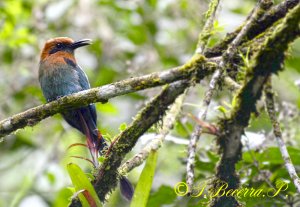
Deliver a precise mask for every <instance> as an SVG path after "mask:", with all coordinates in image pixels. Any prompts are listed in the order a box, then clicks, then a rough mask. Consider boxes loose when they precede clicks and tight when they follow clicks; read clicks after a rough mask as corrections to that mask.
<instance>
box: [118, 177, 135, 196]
mask: <svg viewBox="0 0 300 207" xmlns="http://www.w3.org/2000/svg"><path fill="white" fill-rule="evenodd" d="M120 190H121V193H122V195H123V196H124V198H125V199H126V200H128V201H131V199H132V197H133V193H134V189H133V186H132V184H131V183H130V181H129V180H128V179H127V178H126V177H124V176H121V177H120Z"/></svg>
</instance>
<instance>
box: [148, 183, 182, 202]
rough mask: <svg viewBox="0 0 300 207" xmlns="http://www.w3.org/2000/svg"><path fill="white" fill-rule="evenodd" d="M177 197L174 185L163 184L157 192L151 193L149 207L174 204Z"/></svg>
mask: <svg viewBox="0 0 300 207" xmlns="http://www.w3.org/2000/svg"><path fill="white" fill-rule="evenodd" d="M176 197H177V195H176V193H175V191H174V188H173V187H170V186H165V185H162V186H160V187H159V189H158V190H157V191H156V192H155V193H153V194H151V196H150V198H149V201H148V203H147V207H152V206H162V205H164V204H172V203H173V202H174V200H175V199H176Z"/></svg>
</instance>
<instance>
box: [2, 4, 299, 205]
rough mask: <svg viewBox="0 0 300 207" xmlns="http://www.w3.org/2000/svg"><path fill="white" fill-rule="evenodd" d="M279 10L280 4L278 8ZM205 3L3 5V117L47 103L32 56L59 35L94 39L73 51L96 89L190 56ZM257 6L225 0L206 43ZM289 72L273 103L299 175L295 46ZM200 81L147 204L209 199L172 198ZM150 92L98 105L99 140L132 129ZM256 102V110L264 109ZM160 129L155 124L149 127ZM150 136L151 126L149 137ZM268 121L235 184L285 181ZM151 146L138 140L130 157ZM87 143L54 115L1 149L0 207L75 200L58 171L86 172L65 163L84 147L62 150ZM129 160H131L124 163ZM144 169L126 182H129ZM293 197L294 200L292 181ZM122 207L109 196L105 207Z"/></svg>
mask: <svg viewBox="0 0 300 207" xmlns="http://www.w3.org/2000/svg"><path fill="white" fill-rule="evenodd" d="M277 3H278V1H277ZM207 4H208V1H206V0H201V1H198V0H197V1H196V0H193V1H188V0H164V1H157V0H148V1H143V0H130V1H124V0H117V1H109V0H98V1H93V0H62V1H54V0H53V1H46V0H36V1H29V0H3V1H1V2H0V28H1V29H0V62H1V65H0V66H1V67H0V119H1V120H2V119H4V118H6V117H9V116H10V115H13V114H15V113H18V112H21V111H24V110H25V109H28V108H31V107H34V106H37V105H39V104H42V103H45V100H44V98H43V96H42V93H41V90H40V88H39V84H38V79H37V73H38V62H39V52H40V50H41V48H42V46H43V44H44V42H45V41H46V40H47V39H49V38H52V37H56V36H69V37H72V38H73V39H81V38H91V39H93V41H94V44H93V45H91V46H89V47H86V48H82V49H80V50H78V51H77V53H76V57H77V59H78V62H79V64H80V65H81V66H82V68H84V70H85V72H86V73H87V75H88V77H89V80H90V82H91V85H92V86H93V87H96V86H100V85H104V84H107V83H111V82H114V81H118V80H122V79H124V78H128V77H132V76H137V75H142V74H147V73H150V72H153V71H161V70H165V69H168V68H171V67H174V66H178V65H180V64H183V63H184V62H185V61H186V60H188V58H189V57H191V55H192V54H193V53H194V50H195V48H196V42H197V38H198V34H199V32H200V31H201V28H202V26H203V21H202V19H203V14H204V12H205V11H206V9H207ZM254 5H255V1H252V0H246V1H238V0H231V1H229V0H224V1H223V3H222V11H220V12H219V18H218V22H217V23H215V34H214V36H213V38H212V40H211V41H210V45H213V44H214V43H216V42H217V41H218V40H219V39H220V38H221V37H223V36H224V35H225V34H226V32H230V31H233V29H234V28H235V27H236V26H238V25H239V24H241V23H242V21H243V20H244V18H245V16H246V15H247V14H248V13H249V12H250V10H251V9H252V8H253V6H254ZM288 56H289V58H288V60H287V62H286V69H285V70H284V71H283V72H280V74H279V76H277V77H275V78H274V79H273V81H274V88H275V90H276V92H277V103H278V108H279V110H280V113H279V117H280V119H281V123H282V127H283V130H284V138H285V139H286V142H287V144H288V146H289V152H290V153H291V157H292V160H293V162H294V164H295V167H296V169H298V171H299V170H300V160H299V159H298V157H299V156H300V150H299V146H300V132H299V128H298V125H299V114H300V112H299V108H300V75H299V70H300V68H299V65H300V41H299V40H298V41H296V42H294V44H293V45H292V47H291V49H290V50H289V54H288ZM207 81H208V80H206V81H203V82H202V83H201V85H199V86H196V87H195V88H193V89H191V90H190V91H189V96H188V98H187V99H186V101H185V104H184V108H183V113H182V114H181V115H180V119H179V120H178V122H177V123H176V126H175V128H174V130H173V131H172V135H173V136H174V137H177V138H179V139H180V143H178V142H177V141H176V140H175V141H174V139H172V140H173V141H172V140H171V141H167V142H166V143H165V144H164V145H163V148H162V149H161V150H160V152H159V157H158V165H157V170H156V175H155V177H154V183H153V186H152V193H151V195H150V198H149V201H148V206H162V205H167V206H196V205H198V206H199V205H204V204H205V202H206V201H207V200H205V199H196V198H188V197H184V198H181V197H177V196H176V195H175V193H174V191H173V186H174V185H175V184H176V183H177V182H179V181H181V180H184V178H185V157H186V148H187V146H186V143H187V141H188V138H189V134H190V133H191V132H192V130H193V127H194V125H195V123H194V122H193V121H192V120H191V119H189V118H188V117H187V116H186V114H187V113H188V112H189V113H193V114H197V113H198V112H199V110H200V108H199V106H200V103H201V101H202V98H203V93H204V91H205V88H206V86H207ZM157 92H158V90H157V89H151V90H147V91H142V92H138V93H134V94H130V95H126V96H122V97H118V98H114V99H112V100H110V101H109V102H108V103H107V104H96V107H97V112H98V117H99V118H98V120H99V123H98V126H99V128H100V129H101V131H102V133H103V134H105V135H106V137H113V136H114V135H116V134H117V133H118V132H119V127H120V126H121V125H124V123H127V124H128V123H130V122H131V120H132V117H133V116H134V114H135V113H136V112H137V111H138V109H140V108H141V107H142V106H143V105H144V104H145V102H146V101H147V100H149V98H150V97H152V96H153V95H155V94H156V93H157ZM231 99H232V95H231V93H230V92H229V91H226V90H224V92H222V93H218V94H217V95H216V96H215V99H214V102H213V103H212V104H211V107H210V111H209V113H208V120H209V121H210V122H215V121H216V120H217V118H218V117H221V116H223V114H222V113H221V112H220V111H219V110H217V107H218V106H224V107H225V108H228V105H230V103H231ZM262 107H263V103H262V102H261V103H258V108H260V109H261V108H262ZM156 127H159V126H156ZM152 130H153V132H154V131H155V128H153V129H152ZM271 130H272V128H271V124H270V122H269V120H268V117H267V115H266V114H265V113H260V114H258V115H257V116H253V118H252V120H251V124H250V126H249V128H248V129H247V133H246V135H247V138H245V139H244V140H245V145H246V147H245V152H244V154H243V161H241V162H240V164H239V168H238V169H239V171H240V173H241V177H242V182H243V183H245V184H246V185H250V186H254V187H259V186H265V187H266V186H267V185H266V179H268V180H270V181H271V182H273V183H274V182H275V181H276V180H277V179H284V180H285V181H288V182H290V179H289V176H288V174H287V171H286V169H285V168H284V167H283V161H282V158H281V156H280V154H279V150H278V149H277V147H276V142H275V140H274V138H273V136H272V134H271ZM147 141H149V139H147V138H146V137H142V139H141V140H140V141H139V143H138V144H137V146H136V147H135V149H134V151H133V152H131V154H130V155H133V154H134V153H136V152H138V151H139V150H140V149H141V147H142V146H143V145H144V144H145V143H147ZM76 142H84V138H83V136H82V135H81V134H79V133H78V132H77V131H75V130H73V129H71V128H70V127H69V126H68V125H67V124H66V123H65V122H64V121H63V120H62V118H61V117H60V115H55V116H54V117H51V118H48V119H46V120H44V121H42V122H41V123H39V124H38V125H36V126H34V127H27V128H25V129H23V130H20V131H18V132H17V133H15V134H13V135H10V136H7V137H6V138H5V139H3V140H1V141H0V206H1V207H2V206H21V207H27V206H33V204H34V206H41V207H44V206H45V207H46V206H54V207H61V206H66V205H67V203H68V198H69V197H70V196H71V195H72V192H71V191H70V190H69V189H68V187H70V186H71V184H70V179H69V177H68V175H67V172H66V169H65V166H66V164H67V163H69V162H76V163H77V164H79V165H80V166H81V167H82V168H84V169H86V170H87V172H88V170H89V169H90V166H89V164H88V163H86V162H84V161H82V160H76V159H74V158H71V157H70V156H71V155H83V156H88V153H87V151H86V149H82V148H81V147H77V148H72V149H70V150H67V148H68V146H70V145H71V144H72V143H76ZM216 151H217V149H216V145H215V140H214V137H213V136H209V135H206V136H204V137H203V138H201V140H200V144H199V149H198V156H197V163H196V176H197V177H196V179H197V182H203V181H205V180H207V179H209V178H211V177H212V176H213V175H214V167H215V164H216V162H217V160H218V156H217V154H216ZM130 155H129V156H128V157H130ZM141 170H142V166H141V167H138V168H136V169H135V170H133V171H132V172H131V173H130V174H129V179H130V180H131V181H132V182H133V183H134V184H135V183H136V182H137V181H138V177H139V174H140V172H141ZM289 192H290V194H293V193H295V189H294V187H293V185H292V183H291V184H290V185H289ZM276 203H278V205H279V206H282V204H284V203H285V201H282V200H280V199H267V198H266V199H249V200H248V201H247V206H270V205H271V204H273V205H274V204H275V205H276ZM126 205H129V204H128V203H126V201H125V200H124V199H123V198H121V197H120V194H119V192H118V190H117V191H116V192H114V193H113V194H112V196H111V198H110V199H109V202H108V203H107V205H106V206H126Z"/></svg>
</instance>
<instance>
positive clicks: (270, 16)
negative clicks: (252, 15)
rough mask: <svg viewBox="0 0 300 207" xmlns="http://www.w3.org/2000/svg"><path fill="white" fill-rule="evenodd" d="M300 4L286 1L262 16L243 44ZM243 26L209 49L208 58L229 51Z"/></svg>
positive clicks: (295, 1)
mask: <svg viewBox="0 0 300 207" xmlns="http://www.w3.org/2000/svg"><path fill="white" fill-rule="evenodd" d="M298 4H299V0H286V1H283V2H281V3H280V4H278V5H276V6H274V7H272V8H271V9H270V10H269V11H267V12H266V13H265V14H264V15H263V16H261V17H260V18H259V19H257V21H256V22H255V24H254V25H253V27H252V28H251V29H250V30H249V32H248V33H247V36H245V38H244V39H243V40H242V42H241V43H243V42H245V41H249V40H252V39H253V38H254V37H256V36H257V35H259V34H261V33H263V32H264V31H265V30H266V29H268V28H269V27H271V26H272V25H273V24H274V23H275V22H277V21H278V20H280V19H282V18H283V17H285V15H286V14H287V13H288V11H289V10H291V9H293V8H294V7H296V6H297V5H298ZM242 28H243V25H241V26H240V27H238V28H237V29H236V30H235V31H234V32H231V33H229V34H227V35H226V37H225V38H224V39H223V40H222V41H221V42H220V43H218V44H217V45H215V46H214V47H212V48H207V49H206V50H205V53H204V55H205V56H206V57H208V58H209V57H217V56H221V55H222V53H223V52H224V51H225V50H226V49H227V47H228V45H229V44H230V43H231V42H232V41H233V40H234V39H235V37H236V36H237V35H238V34H239V33H240V31H241V30H242Z"/></svg>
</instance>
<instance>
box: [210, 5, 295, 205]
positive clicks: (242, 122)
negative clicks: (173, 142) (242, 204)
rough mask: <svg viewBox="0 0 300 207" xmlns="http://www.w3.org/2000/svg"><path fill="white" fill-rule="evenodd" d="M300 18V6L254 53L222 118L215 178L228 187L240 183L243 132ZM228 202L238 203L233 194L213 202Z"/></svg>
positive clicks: (291, 38) (293, 37)
mask: <svg viewBox="0 0 300 207" xmlns="http://www.w3.org/2000/svg"><path fill="white" fill-rule="evenodd" d="M299 21H300V5H298V6H296V7H295V8H294V9H292V10H291V11H290V12H289V13H288V14H287V15H286V17H285V19H284V21H283V22H282V23H281V24H280V25H279V26H278V27H277V28H276V29H275V30H274V31H273V34H272V35H271V36H270V37H269V38H267V39H266V41H265V42H264V43H263V44H262V45H261V48H259V51H258V52H257V53H256V54H254V56H253V59H252V62H251V65H250V68H249V69H248V71H247V73H246V77H245V80H244V83H243V85H242V88H241V89H240V90H239V91H238V94H237V95H236V97H235V104H234V106H233V109H232V111H231V115H230V117H228V118H224V119H222V120H221V121H220V129H221V133H220V136H219V137H218V143H219V144H220V150H221V153H222V158H221V161H220V163H219V165H218V167H217V173H216V179H217V180H222V181H224V182H226V183H227V184H228V189H236V188H238V185H239V179H238V176H237V175H236V173H235V164H236V163H237V162H238V161H239V160H240V158H241V149H242V144H241V140H240V138H241V135H242V134H243V132H244V128H245V127H247V125H248V122H249V119H250V114H251V113H252V112H255V110H256V109H255V103H256V101H257V100H258V99H259V98H260V97H261V94H262V89H263V86H264V84H265V82H266V81H267V79H268V78H269V76H270V75H271V74H272V73H277V72H278V71H279V70H280V69H282V65H283V61H284V52H285V51H286V50H287V48H288V45H289V43H290V42H292V41H293V40H295V39H296V38H297V37H298V36H299V35H300V28H299ZM218 183H220V182H215V183H214V188H215V189H217V188H218ZM228 189H227V190H228ZM225 204H226V205H228V206H238V205H239V204H238V202H237V200H236V199H235V198H234V197H219V198H215V199H214V200H213V202H212V206H220V205H225Z"/></svg>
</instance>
